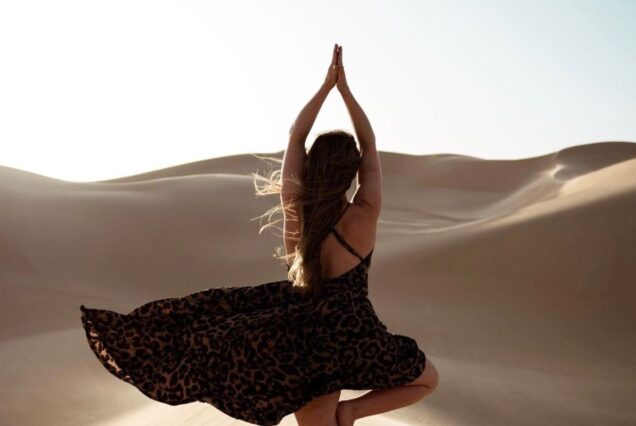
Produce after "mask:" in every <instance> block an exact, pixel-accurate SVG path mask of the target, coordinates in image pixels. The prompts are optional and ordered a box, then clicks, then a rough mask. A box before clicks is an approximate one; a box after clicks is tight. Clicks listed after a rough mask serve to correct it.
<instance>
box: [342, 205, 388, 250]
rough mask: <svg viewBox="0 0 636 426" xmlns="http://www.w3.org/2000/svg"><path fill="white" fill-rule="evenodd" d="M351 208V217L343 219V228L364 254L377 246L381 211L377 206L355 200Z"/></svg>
mask: <svg viewBox="0 0 636 426" xmlns="http://www.w3.org/2000/svg"><path fill="white" fill-rule="evenodd" d="M349 210H351V211H350V212H349V217H347V218H346V220H345V221H343V222H344V223H343V228H344V230H345V233H346V234H347V236H348V237H349V240H350V241H351V244H352V245H353V246H354V248H355V249H356V250H358V252H359V253H360V254H362V255H363V256H364V255H366V254H367V253H369V252H370V251H371V250H372V249H373V248H374V247H375V237H376V229H377V225H378V218H379V212H378V211H377V209H376V208H374V207H372V206H370V205H368V204H366V203H361V202H356V201H355V200H354V202H352V203H351V206H350V207H349ZM345 216H346V215H345Z"/></svg>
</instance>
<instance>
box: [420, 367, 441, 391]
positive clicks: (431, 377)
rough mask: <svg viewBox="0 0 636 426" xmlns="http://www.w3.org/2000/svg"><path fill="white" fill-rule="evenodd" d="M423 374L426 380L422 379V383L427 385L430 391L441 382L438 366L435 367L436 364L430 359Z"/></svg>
mask: <svg viewBox="0 0 636 426" xmlns="http://www.w3.org/2000/svg"><path fill="white" fill-rule="evenodd" d="M422 376H423V379H424V380H422V382H421V384H422V385H423V386H426V387H427V388H428V389H429V391H430V392H432V391H434V390H435V389H437V385H438V384H439V374H438V373H437V368H435V365H434V364H433V363H432V362H431V360H430V359H429V360H427V363H426V367H425V368H424V373H423V374H422Z"/></svg>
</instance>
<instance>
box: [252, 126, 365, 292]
mask: <svg viewBox="0 0 636 426" xmlns="http://www.w3.org/2000/svg"><path fill="white" fill-rule="evenodd" d="M260 158H263V159H266V160H271V161H273V162H275V163H279V164H280V165H281V167H279V168H277V169H275V170H272V171H270V173H269V175H268V176H262V175H260V174H258V173H252V175H253V176H254V188H255V191H256V195H257V196H260V197H263V196H266V195H279V196H280V193H281V188H282V159H279V158H274V157H260ZM360 160H361V156H360V150H359V149H358V147H357V144H356V141H355V138H354V137H353V135H352V134H351V133H348V132H346V131H344V130H330V131H324V132H321V133H319V134H318V136H317V137H316V139H315V140H314V143H313V144H312V146H311V148H310V149H309V152H308V153H307V157H306V160H305V164H304V169H303V173H302V176H301V178H300V179H296V178H292V179H291V180H292V181H293V182H294V183H296V184H297V185H298V186H299V187H300V188H302V193H301V194H300V196H299V199H298V200H296V201H294V204H295V205H296V206H297V210H298V212H299V216H300V217H297V216H296V214H295V213H294V209H293V208H291V205H290V204H289V203H288V204H286V205H283V204H282V203H277V204H276V205H275V206H274V207H272V208H270V209H269V210H267V211H266V212H265V213H263V214H262V215H260V216H257V217H256V218H253V219H259V218H261V219H262V218H263V217H265V216H267V223H266V224H265V225H264V226H261V228H260V229H259V234H260V233H261V232H262V231H263V230H265V229H267V228H270V227H274V228H277V229H280V230H281V231H283V229H282V228H281V227H280V226H276V224H277V223H279V222H281V221H282V220H283V218H282V217H281V218H280V219H277V220H272V217H273V216H274V215H275V214H277V213H278V214H285V215H287V217H288V219H289V220H296V221H298V222H299V224H300V227H299V229H300V236H299V239H298V240H297V241H298V245H297V246H296V252H295V253H289V254H287V255H285V254H283V253H284V246H278V247H277V248H276V249H275V254H274V257H276V258H278V259H284V260H285V262H286V263H289V262H288V259H292V260H293V263H292V264H291V267H290V268H289V271H288V274H287V278H288V279H289V280H290V281H292V282H293V285H294V286H295V287H298V288H299V289H300V291H301V292H304V293H306V294H308V295H311V296H315V295H317V294H319V293H320V292H321V290H322V282H323V276H322V267H321V264H320V247H321V244H322V241H323V240H324V238H325V237H326V236H327V235H328V234H329V232H330V229H331V227H332V226H334V225H335V222H336V220H337V218H338V217H339V216H340V213H341V211H342V207H343V205H342V201H343V200H344V199H346V192H347V190H348V189H349V187H350V186H351V182H352V180H353V178H354V177H355V175H356V173H357V171H358V167H359V166H360ZM259 182H260V183H261V185H260V186H259ZM281 235H282V232H281Z"/></svg>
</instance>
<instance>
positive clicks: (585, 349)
mask: <svg viewBox="0 0 636 426" xmlns="http://www.w3.org/2000/svg"><path fill="white" fill-rule="evenodd" d="M280 154H282V153H274V154H272V155H280ZM381 160H382V165H383V172H384V197H383V198H384V205H383V211H382V215H381V218H380V224H379V229H378V240H377V243H376V249H375V254H374V257H373V264H372V266H371V270H370V275H369V292H370V298H371V300H372V302H373V304H374V306H375V307H376V310H377V313H378V315H379V317H380V318H381V319H382V321H383V322H384V323H385V324H386V325H387V326H388V327H389V329H390V331H392V332H394V333H399V334H405V335H409V336H412V337H413V338H415V339H416V340H417V341H418V343H419V345H420V346H421V348H422V349H423V350H424V352H426V354H427V356H429V357H430V358H431V359H432V360H433V361H434V362H435V365H436V366H437V368H438V371H439V373H440V385H439V388H438V390H437V391H436V392H435V393H434V394H432V395H431V396H430V397H429V398H425V399H424V400H422V401H420V402H419V403H418V404H416V405H413V406H410V407H407V408H404V409H401V410H397V411H393V412H390V413H387V414H385V415H383V416H377V417H374V418H365V419H362V420H360V421H358V422H356V424H360V425H389V426H390V425H449V426H450V425H453V426H458V425H599V424H602V425H633V424H636V407H635V406H634V404H633V401H635V400H636V364H635V363H634V361H633V358H634V355H633V354H634V352H635V351H636V311H635V310H634V309H633V305H634V300H636V214H635V213H636V143H627V142H603V143H594V144H589V145H580V146H574V147H571V148H567V149H563V150H561V151H559V152H555V153H550V154H547V155H544V156H540V157H534V158H528V159H519V160H483V159H479V158H474V157H467V156H461V155H453V154H438V155H426V156H409V155H403V154H395V153H385V152H382V153H381ZM257 168H258V169H260V170H261V171H262V170H265V169H266V168H267V165H266V164H265V163H263V162H262V161H261V160H259V159H258V158H256V157H255V156H252V155H239V156H233V157H225V158H216V159H210V160H205V161H200V162H197V163H192V164H185V165H181V166H177V167H172V168H168V169H163V170H157V171H153V172H149V173H144V174H141V175H136V176H130V177H126V178H120V179H113V180H109V181H102V182H91V183H73V182H66V181H61V180H56V179H51V178H47V177H44V176H40V175H37V174H34V173H28V172H24V171H21V170H16V169H12V168H8V167H0V179H1V181H2V185H0V199H1V200H2V203H1V204H0V218H1V220H0V241H1V242H2V244H1V245H0V262H1V268H0V286H1V288H2V295H3V297H2V300H1V302H0V303H1V306H0V307H1V309H0V315H1V319H2V321H0V357H1V359H2V361H3V364H4V368H2V369H1V370H0V384H1V385H2V389H3V393H2V398H0V424H1V425H171V426H172V425H203V424H207V425H209V424H214V425H231V424H245V423H241V422H239V421H235V420H233V419H231V418H229V417H228V416H226V415H225V414H223V413H221V412H219V411H218V410H216V409H215V408H214V407H212V406H210V405H207V404H202V403H192V404H187V405H183V406H178V407H172V406H168V405H164V404H160V403H157V402H154V401H152V400H149V399H148V398H146V397H145V396H144V395H143V394H141V393H140V392H139V391H138V390H136V389H135V388H133V387H132V386H130V385H127V384H125V383H123V382H120V381H118V380H117V379H116V378H115V377H113V376H112V375H110V374H109V373H108V372H107V371H106V370H105V369H104V368H103V367H102V366H101V365H100V364H99V363H98V361H97V360H96V359H95V357H94V355H93V354H92V353H91V352H90V349H89V347H88V345H87V344H86V341H85V336H84V334H83V329H82V328H81V324H80V320H79V318H80V311H79V305H80V304H85V305H86V306H91V307H101V308H105V309H112V310H115V311H120V312H128V311H130V310H131V309H133V308H134V307H136V306H139V305H141V304H143V303H145V302H147V301H149V300H155V299H159V298H164V297H175V296H181V295H186V294H189V293H192V292H195V291H198V290H202V289H206V288H210V287H222V286H226V285H251V284H258V283H263V282H267V281H271V280H276V279H284V277H285V268H284V267H283V265H282V264H281V263H279V262H277V261H275V260H273V259H272V257H271V254H272V253H273V249H274V247H275V246H276V245H280V244H281V243H282V242H281V240H280V239H279V238H278V237H277V236H275V235H272V234H271V233H265V234H263V235H258V232H257V231H258V228H259V224H258V221H250V219H251V218H253V217H256V216H257V215H259V214H261V213H262V212H264V211H265V210H266V209H267V208H269V207H271V205H272V203H274V202H275V201H276V200H274V199H273V198H269V199H257V198H256V197H255V196H254V193H253V184H252V178H251V176H250V175H249V173H250V172H253V171H256V169H257ZM352 191H353V188H352V190H351V192H350V195H352V194H353V192H352ZM248 264H249V265H250V267H249V268H245V267H244V266H245V265H248ZM361 393H362V392H358V391H351V390H345V391H343V394H342V398H343V399H349V398H352V397H355V396H357V395H359V394H361ZM282 424H284V425H294V424H296V422H295V419H294V418H293V416H288V417H286V418H285V419H284V421H283V423H282Z"/></svg>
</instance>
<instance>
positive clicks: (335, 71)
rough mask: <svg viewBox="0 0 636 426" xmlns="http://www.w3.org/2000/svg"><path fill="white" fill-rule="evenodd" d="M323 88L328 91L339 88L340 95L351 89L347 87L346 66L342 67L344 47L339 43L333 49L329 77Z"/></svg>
mask: <svg viewBox="0 0 636 426" xmlns="http://www.w3.org/2000/svg"><path fill="white" fill-rule="evenodd" d="M323 86H324V87H325V88H326V89H327V90H328V91H330V90H331V89H333V87H334V86H337V87H338V91H339V92H340V93H342V92H343V90H346V89H348V88H349V87H348V85H347V77H346V75H345V70H344V65H342V46H338V44H337V43H336V44H335V45H334V47H333V55H332V58H331V64H330V65H329V70H328V71H327V77H326V78H325V82H324V83H323Z"/></svg>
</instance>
